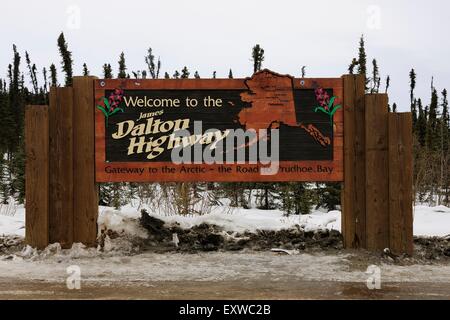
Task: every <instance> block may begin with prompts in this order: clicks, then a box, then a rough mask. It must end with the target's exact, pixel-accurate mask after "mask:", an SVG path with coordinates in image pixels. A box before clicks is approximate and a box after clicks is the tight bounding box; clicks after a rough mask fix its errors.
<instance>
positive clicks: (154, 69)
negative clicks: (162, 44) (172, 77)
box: [145, 47, 161, 79]
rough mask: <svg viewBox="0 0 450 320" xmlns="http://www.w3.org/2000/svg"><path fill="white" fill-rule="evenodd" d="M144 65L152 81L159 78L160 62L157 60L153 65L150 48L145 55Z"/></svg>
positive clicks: (153, 58) (153, 59)
mask: <svg viewBox="0 0 450 320" xmlns="http://www.w3.org/2000/svg"><path fill="white" fill-rule="evenodd" d="M145 63H146V64H147V68H148V71H149V72H150V76H151V77H152V79H158V78H159V72H160V70H161V60H160V58H158V61H157V62H156V63H155V56H154V55H153V50H152V48H151V47H149V48H148V50H147V55H146V56H145Z"/></svg>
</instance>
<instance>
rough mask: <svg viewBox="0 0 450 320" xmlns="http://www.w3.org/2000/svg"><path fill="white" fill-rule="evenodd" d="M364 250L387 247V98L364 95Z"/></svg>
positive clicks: (384, 95)
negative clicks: (365, 245) (365, 235)
mask: <svg viewBox="0 0 450 320" xmlns="http://www.w3.org/2000/svg"><path fill="white" fill-rule="evenodd" d="M365 119H366V120H365V125H366V232H367V249H368V250H371V251H377V250H383V249H384V248H387V247H389V203H388V202H389V201H388V199H389V163H388V96H387V95H386V94H374V95H366V116H365Z"/></svg>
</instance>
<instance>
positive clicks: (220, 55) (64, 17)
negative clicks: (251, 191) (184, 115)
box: [0, 0, 450, 110]
mask: <svg viewBox="0 0 450 320" xmlns="http://www.w3.org/2000/svg"><path fill="white" fill-rule="evenodd" d="M449 12H450V2H449V1H446V0H431V1H423V0H416V1H407V0H395V1H392V0H386V1H377V0H372V1H365V0H363V1H361V0H358V1H350V0H341V1H336V0H321V1H298V0H297V1H294V0H276V1H275V0H272V1H265V0H226V1H213V0H189V1H183V0H164V1H158V0H155V1H148V0H147V1H143V0H128V1H119V0H107V1H99V0H95V1H93V0H70V1H69V0H59V1H54V0H52V1H50V0H40V1H25V0H14V1H5V2H4V3H2V9H1V11H0V30H1V35H2V37H1V39H2V40H1V47H0V48H1V50H0V68H1V69H0V77H4V76H5V75H6V69H7V65H8V63H10V61H11V58H12V50H11V49H12V44H13V43H15V44H16V45H17V46H18V49H19V50H20V52H21V53H24V51H25V50H27V51H29V53H30V56H31V59H32V60H33V62H34V63H36V64H37V66H38V69H39V70H42V67H44V66H46V67H48V66H49V65H50V64H51V63H52V62H54V63H55V64H56V63H57V65H58V67H59V61H60V58H59V56H58V51H57V47H56V39H57V37H58V35H59V33H60V32H61V31H63V32H64V33H65V35H66V39H67V40H68V42H69V47H70V50H71V51H72V52H73V58H74V61H75V73H76V74H80V73H81V69H82V65H83V63H84V62H86V63H87V65H88V67H89V69H90V71H91V73H92V74H93V75H98V76H101V66H102V65H103V64H104V63H105V62H108V63H111V64H112V65H113V68H114V72H115V73H116V70H117V60H118V56H119V54H120V53H121V52H122V51H124V52H125V55H126V60H127V66H128V69H129V71H130V73H131V71H133V70H139V69H140V70H142V69H145V64H144V58H143V57H144V55H145V53H146V50H147V48H148V47H149V46H151V47H152V48H153V49H154V53H155V54H156V55H157V56H160V57H161V60H162V71H163V72H164V71H168V72H169V74H171V75H172V74H173V73H174V71H175V70H176V69H178V70H181V69H182V68H183V66H185V65H186V66H188V68H189V69H190V71H191V74H193V73H194V71H195V70H198V72H199V73H200V75H201V76H202V77H209V76H211V74H212V72H213V71H214V70H216V71H217V75H218V77H226V76H227V74H228V70H229V68H232V69H233V73H234V75H235V77H245V76H249V75H251V73H252V64H251V61H250V52H251V48H252V46H253V45H254V44H256V43H259V44H260V45H261V46H262V47H263V48H264V49H265V52H266V54H265V56H266V59H265V62H264V67H266V68H269V69H272V70H274V71H277V72H280V73H288V74H291V75H294V76H299V75H300V68H301V66H302V65H306V66H307V76H308V77H340V76H341V75H342V74H344V73H346V72H347V68H348V65H349V62H350V61H351V59H352V58H353V57H354V56H356V54H357V46H358V40H359V37H360V35H361V34H364V35H365V38H366V42H367V53H368V62H371V61H372V59H373V58H377V60H378V62H379V65H380V69H381V74H382V77H383V80H384V78H385V76H386V75H387V74H389V75H390V76H391V79H392V82H391V89H390V101H391V103H393V102H397V104H398V105H399V109H400V110H408V109H409V102H408V101H409V87H408V73H409V70H410V69H411V68H412V67H414V68H415V69H416V71H417V73H418V90H417V95H419V96H421V97H423V98H424V99H426V102H427V103H428V100H429V96H430V93H429V91H430V81H431V77H432V76H434V77H435V86H436V87H437V89H438V90H439V91H442V89H443V88H447V89H450V70H449V67H448V66H449V63H448V61H449V58H450V43H449V35H448V32H449V31H450V21H449ZM370 69H371V68H370ZM23 70H25V69H23ZM61 80H62V78H61ZM382 87H383V88H384V81H383V85H382Z"/></svg>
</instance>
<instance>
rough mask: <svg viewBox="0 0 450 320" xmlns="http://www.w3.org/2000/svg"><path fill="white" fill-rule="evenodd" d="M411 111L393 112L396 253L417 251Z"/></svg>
mask: <svg viewBox="0 0 450 320" xmlns="http://www.w3.org/2000/svg"><path fill="white" fill-rule="evenodd" d="M412 154H413V142H412V116H411V113H390V114H389V227H390V232H389V238H390V249H391V251H392V252H394V253H396V254H402V253H407V254H409V255H412V253H413V212H412V202H413V196H412V194H413V190H412V184H413V178H412V176H413V155H412Z"/></svg>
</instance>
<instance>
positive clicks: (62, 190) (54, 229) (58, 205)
mask: <svg viewBox="0 0 450 320" xmlns="http://www.w3.org/2000/svg"><path fill="white" fill-rule="evenodd" d="M72 117H73V92H72V88H71V87H68V88H56V87H53V88H51V89H50V108H49V130H50V168H51V170H50V202H49V225H50V226H49V228H50V235H49V238H50V239H49V240H50V243H55V242H59V243H60V244H61V246H62V247H63V248H70V247H71V246H72V243H73V132H72Z"/></svg>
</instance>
